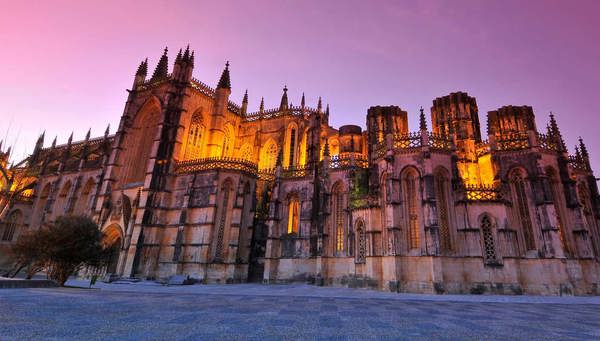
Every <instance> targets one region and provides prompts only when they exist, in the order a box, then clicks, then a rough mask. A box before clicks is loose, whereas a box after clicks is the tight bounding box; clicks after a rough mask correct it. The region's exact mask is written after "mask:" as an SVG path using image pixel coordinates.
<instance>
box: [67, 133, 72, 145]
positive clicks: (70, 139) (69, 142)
mask: <svg viewBox="0 0 600 341" xmlns="http://www.w3.org/2000/svg"><path fill="white" fill-rule="evenodd" d="M71 142H73V132H71V135H70V136H69V140H68V141H67V144H68V145H69V146H70V145H71Z"/></svg>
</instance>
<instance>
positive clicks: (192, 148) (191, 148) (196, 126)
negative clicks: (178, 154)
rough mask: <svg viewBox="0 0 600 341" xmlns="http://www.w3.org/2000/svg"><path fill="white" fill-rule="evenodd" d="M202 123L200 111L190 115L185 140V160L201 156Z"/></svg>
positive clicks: (202, 144)
mask: <svg viewBox="0 0 600 341" xmlns="http://www.w3.org/2000/svg"><path fill="white" fill-rule="evenodd" d="M204 130H205V128H204V125H203V124H202V113H200V112H197V113H195V114H194V115H193V116H192V120H191V122H190V129H189V132H188V137H187V142H186V145H185V155H184V157H183V158H184V159H185V160H192V159H199V158H201V157H202V148H203V147H204V135H205V134H204Z"/></svg>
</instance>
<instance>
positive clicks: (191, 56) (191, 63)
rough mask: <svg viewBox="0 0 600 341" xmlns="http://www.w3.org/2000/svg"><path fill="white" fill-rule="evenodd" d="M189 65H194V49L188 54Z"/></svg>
mask: <svg viewBox="0 0 600 341" xmlns="http://www.w3.org/2000/svg"><path fill="white" fill-rule="evenodd" d="M190 65H191V66H194V51H192V54H191V55H190Z"/></svg>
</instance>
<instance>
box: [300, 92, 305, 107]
mask: <svg viewBox="0 0 600 341" xmlns="http://www.w3.org/2000/svg"><path fill="white" fill-rule="evenodd" d="M305 105H306V100H305V99H304V92H303V93H302V99H301V100H300V107H302V109H304V106H305Z"/></svg>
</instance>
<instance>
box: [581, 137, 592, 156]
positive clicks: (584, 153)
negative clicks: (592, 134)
mask: <svg viewBox="0 0 600 341" xmlns="http://www.w3.org/2000/svg"><path fill="white" fill-rule="evenodd" d="M579 150H580V151H581V156H582V157H583V158H584V159H587V158H589V157H590V154H588V150H587V147H586V146H585V144H584V143H583V139H582V138H581V136H579Z"/></svg>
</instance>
